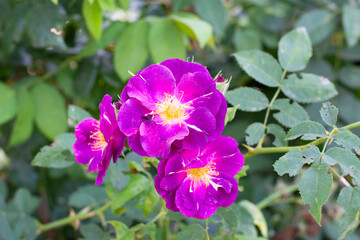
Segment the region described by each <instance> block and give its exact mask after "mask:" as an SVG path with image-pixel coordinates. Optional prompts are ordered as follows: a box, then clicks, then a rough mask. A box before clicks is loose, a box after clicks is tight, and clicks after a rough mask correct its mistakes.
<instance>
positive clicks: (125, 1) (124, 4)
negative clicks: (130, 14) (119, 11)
mask: <svg viewBox="0 0 360 240" xmlns="http://www.w3.org/2000/svg"><path fill="white" fill-rule="evenodd" d="M117 2H118V4H119V5H120V7H121V8H123V9H125V10H128V9H129V7H130V0H117Z"/></svg>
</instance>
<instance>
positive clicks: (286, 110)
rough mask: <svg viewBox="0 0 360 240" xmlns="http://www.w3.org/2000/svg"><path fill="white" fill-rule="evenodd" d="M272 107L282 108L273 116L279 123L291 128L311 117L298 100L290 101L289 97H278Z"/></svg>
mask: <svg viewBox="0 0 360 240" xmlns="http://www.w3.org/2000/svg"><path fill="white" fill-rule="evenodd" d="M272 109H275V110H280V112H277V113H274V115H273V116H274V118H275V119H276V120H277V121H278V122H279V123H281V124H282V125H284V126H286V127H289V128H291V127H294V126H295V125H296V124H299V123H301V122H304V121H306V120H309V119H310V118H309V115H308V114H307V112H306V111H305V109H304V108H303V107H302V106H300V105H299V104H298V103H297V102H293V103H290V100H289V99H277V100H276V101H275V102H274V104H273V106H272Z"/></svg>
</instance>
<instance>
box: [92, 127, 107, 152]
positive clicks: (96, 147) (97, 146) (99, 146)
mask: <svg viewBox="0 0 360 240" xmlns="http://www.w3.org/2000/svg"><path fill="white" fill-rule="evenodd" d="M99 125H100V122H98V123H97V124H96V125H94V126H95V129H96V131H95V132H93V131H90V133H92V134H91V135H90V139H93V140H94V141H93V142H91V143H89V145H91V149H92V150H93V151H100V150H101V151H103V150H104V149H105V148H106V146H107V144H108V143H107V142H106V141H105V139H104V135H103V134H102V132H100V126H99Z"/></svg>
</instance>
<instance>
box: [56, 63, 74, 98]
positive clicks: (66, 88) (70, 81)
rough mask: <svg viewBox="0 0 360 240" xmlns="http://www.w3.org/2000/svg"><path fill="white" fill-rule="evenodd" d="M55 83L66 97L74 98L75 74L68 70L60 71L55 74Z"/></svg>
mask: <svg viewBox="0 0 360 240" xmlns="http://www.w3.org/2000/svg"><path fill="white" fill-rule="evenodd" d="M56 82H57V84H58V85H59V87H60V88H61V90H62V91H63V92H64V94H65V95H66V96H67V97H74V96H75V95H76V94H75V89H74V82H75V72H74V71H73V70H70V68H65V69H63V70H60V71H59V72H58V73H57V74H56Z"/></svg>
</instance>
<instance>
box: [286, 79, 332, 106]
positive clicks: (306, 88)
mask: <svg viewBox="0 0 360 240" xmlns="http://www.w3.org/2000/svg"><path fill="white" fill-rule="evenodd" d="M300 76H301V79H299V78H298V76H297V75H295V74H291V75H290V76H289V77H288V79H287V80H285V81H284V84H283V87H282V89H281V90H282V91H283V93H284V94H285V95H286V96H288V97H289V98H291V99H293V100H295V101H297V102H301V103H311V102H321V101H325V100H328V99H330V98H332V97H334V96H336V95H337V94H338V92H337V91H336V89H335V86H334V84H333V83H332V82H330V81H329V79H327V78H325V77H321V76H317V75H314V74H309V73H302V74H300Z"/></svg>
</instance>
